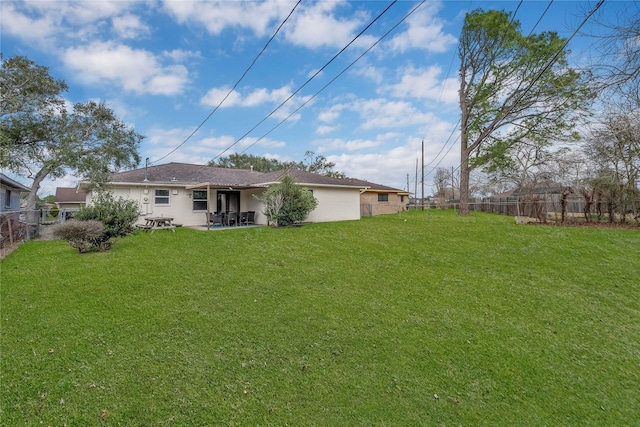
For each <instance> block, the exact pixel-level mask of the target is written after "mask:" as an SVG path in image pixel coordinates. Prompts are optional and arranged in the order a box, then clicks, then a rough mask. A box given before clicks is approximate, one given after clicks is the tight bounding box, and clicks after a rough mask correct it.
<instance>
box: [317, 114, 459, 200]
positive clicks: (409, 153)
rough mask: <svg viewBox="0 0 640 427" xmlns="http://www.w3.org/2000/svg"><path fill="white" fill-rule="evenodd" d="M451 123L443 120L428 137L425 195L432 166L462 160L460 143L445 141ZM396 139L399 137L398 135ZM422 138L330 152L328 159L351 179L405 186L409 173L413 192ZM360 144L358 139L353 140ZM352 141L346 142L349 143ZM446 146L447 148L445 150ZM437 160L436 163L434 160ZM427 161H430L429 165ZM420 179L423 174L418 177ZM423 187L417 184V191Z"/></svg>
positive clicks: (445, 165) (426, 142)
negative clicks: (367, 149) (371, 148)
mask: <svg viewBox="0 0 640 427" xmlns="http://www.w3.org/2000/svg"><path fill="white" fill-rule="evenodd" d="M450 132H451V124H448V123H446V122H440V123H437V124H434V128H433V129H432V131H431V132H430V134H429V135H428V136H427V138H425V144H424V148H425V161H426V163H425V170H426V173H425V195H430V194H431V193H432V189H431V184H432V182H433V173H432V171H433V168H434V167H435V166H436V165H438V167H447V168H449V167H451V166H454V167H456V166H457V165H458V164H459V162H460V160H459V159H460V157H459V155H460V152H459V145H458V143H457V142H455V141H452V142H449V143H448V144H446V140H447V137H448V134H449V133H450ZM396 139H397V138H396ZM421 141H422V140H421V138H416V137H408V138H405V140H404V141H401V144H400V145H397V146H391V147H388V148H382V147H381V148H382V149H380V150H378V151H377V152H375V153H364V154H363V153H357V152H354V153H349V152H347V153H342V154H338V155H329V156H327V160H329V161H331V162H334V163H335V164H336V167H335V169H336V170H338V171H341V172H344V173H345V174H346V175H347V176H349V177H352V178H359V179H364V180H367V181H371V182H375V183H378V184H383V185H388V186H391V187H395V188H400V189H406V187H407V174H408V175H409V181H410V188H409V191H410V192H412V193H413V192H414V188H415V173H416V160H418V159H419V156H420V155H421ZM353 142H354V143H358V141H357V140H354V141H353ZM350 143H351V141H344V144H345V145H349V144H350ZM442 148H444V150H442ZM434 160H435V163H434V162H432V161H434ZM427 164H430V165H429V166H427ZM418 180H420V177H418ZM420 187H421V186H420V185H418V192H420V190H421V188H420Z"/></svg>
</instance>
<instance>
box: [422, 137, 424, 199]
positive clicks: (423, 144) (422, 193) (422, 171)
mask: <svg viewBox="0 0 640 427" xmlns="http://www.w3.org/2000/svg"><path fill="white" fill-rule="evenodd" d="M422 210H424V139H423V140H422Z"/></svg>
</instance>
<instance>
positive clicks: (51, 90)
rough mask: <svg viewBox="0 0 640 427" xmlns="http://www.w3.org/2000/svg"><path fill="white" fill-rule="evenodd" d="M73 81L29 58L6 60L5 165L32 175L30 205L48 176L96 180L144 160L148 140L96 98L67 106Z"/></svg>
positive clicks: (2, 74) (1, 85) (1, 121)
mask: <svg viewBox="0 0 640 427" xmlns="http://www.w3.org/2000/svg"><path fill="white" fill-rule="evenodd" d="M66 90H67V85H66V83H64V82H63V81H61V80H56V79H54V78H53V77H51V76H50V75H49V70H48V68H47V67H43V66H40V65H37V64H35V63H34V62H33V61H31V60H29V59H27V58H25V57H19V56H18V57H13V58H9V59H7V60H6V61H3V62H2V67H1V70H0V108H1V110H0V130H1V135H2V136H1V137H0V148H1V150H0V153H1V154H0V166H2V168H5V169H7V170H10V171H12V172H15V173H17V174H23V175H27V176H29V177H31V178H32V179H33V182H32V184H31V191H30V193H29V197H28V198H27V207H28V209H34V208H35V206H36V200H37V192H38V190H39V189H40V185H41V184H42V181H43V180H44V179H46V178H47V177H50V178H54V179H55V178H60V177H62V176H64V175H65V174H68V173H72V174H76V175H81V176H82V177H83V178H89V179H91V180H92V181H94V182H99V181H101V180H104V179H105V178H106V176H107V174H108V173H109V172H113V171H115V170H118V169H120V168H124V167H134V166H136V165H138V163H139V162H140V156H139V154H138V147H139V144H140V141H141V140H142V139H143V138H144V137H143V136H142V135H140V134H138V133H137V132H135V130H133V129H132V128H131V127H129V126H127V125H126V124H125V123H123V122H122V121H121V120H120V119H119V118H117V117H116V116H115V114H114V113H113V111H112V110H111V109H109V108H108V107H107V106H106V105H105V104H102V103H97V102H93V101H89V102H85V103H78V104H75V105H74V106H73V107H71V108H67V107H66V103H65V100H64V98H63V97H62V94H63V92H65V91H66Z"/></svg>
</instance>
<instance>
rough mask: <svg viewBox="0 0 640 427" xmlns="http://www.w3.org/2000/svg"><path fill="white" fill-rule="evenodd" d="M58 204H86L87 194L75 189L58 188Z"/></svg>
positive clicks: (56, 199) (56, 198) (56, 197)
mask: <svg viewBox="0 0 640 427" xmlns="http://www.w3.org/2000/svg"><path fill="white" fill-rule="evenodd" d="M54 200H55V202H56V203H85V202H86V201H87V193H85V192H84V191H79V190H76V188H75V187H57V188H56V196H55V199H54Z"/></svg>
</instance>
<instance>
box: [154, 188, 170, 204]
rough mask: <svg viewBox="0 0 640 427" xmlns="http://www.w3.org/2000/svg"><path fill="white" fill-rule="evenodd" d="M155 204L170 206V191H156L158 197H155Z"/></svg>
mask: <svg viewBox="0 0 640 427" xmlns="http://www.w3.org/2000/svg"><path fill="white" fill-rule="evenodd" d="M154 203H155V204H156V205H168V204H169V190H156V197H155V201H154Z"/></svg>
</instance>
